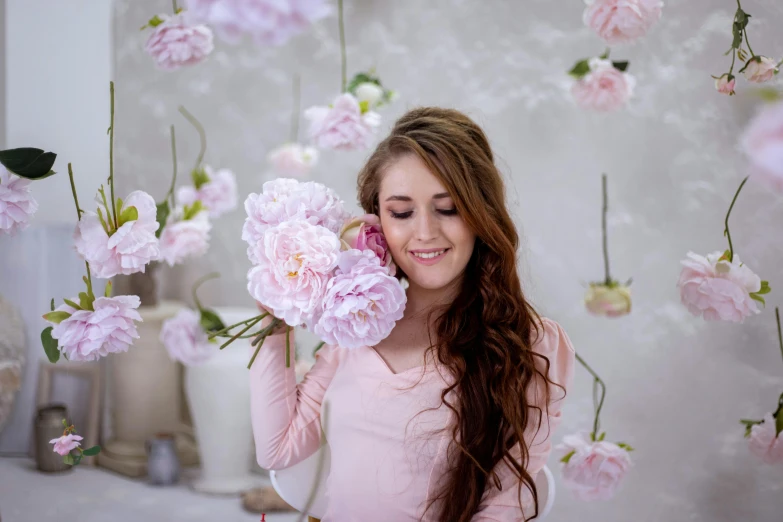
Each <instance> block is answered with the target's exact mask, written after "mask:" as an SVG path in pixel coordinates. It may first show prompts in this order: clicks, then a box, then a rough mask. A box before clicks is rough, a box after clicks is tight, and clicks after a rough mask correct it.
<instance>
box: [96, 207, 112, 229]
mask: <svg viewBox="0 0 783 522" xmlns="http://www.w3.org/2000/svg"><path fill="white" fill-rule="evenodd" d="M98 219H100V220H101V226H102V227H103V230H104V231H105V232H106V235H107V236H111V234H112V230H111V228H109V225H108V224H107V223H106V220H105V219H103V211H102V210H101V207H98Z"/></svg>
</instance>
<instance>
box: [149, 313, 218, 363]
mask: <svg viewBox="0 0 783 522" xmlns="http://www.w3.org/2000/svg"><path fill="white" fill-rule="evenodd" d="M160 341H161V342H162V343H163V346H165V347H166V350H167V351H168V352H169V357H171V358H172V359H173V360H175V361H179V362H181V363H183V364H185V365H186V366H194V365H197V364H201V363H203V362H206V361H207V360H209V359H210V358H211V357H212V356H213V355H215V354H216V353H217V352H218V351H219V350H218V346H217V344H215V343H211V342H209V339H208V338H207V333H206V332H205V331H204V328H202V326H201V323H200V315H199V313H198V312H196V311H194V310H191V309H189V308H183V309H182V310H180V311H179V312H177V315H175V316H174V317H172V318H170V319H166V320H165V321H163V327H162V328H161V330H160Z"/></svg>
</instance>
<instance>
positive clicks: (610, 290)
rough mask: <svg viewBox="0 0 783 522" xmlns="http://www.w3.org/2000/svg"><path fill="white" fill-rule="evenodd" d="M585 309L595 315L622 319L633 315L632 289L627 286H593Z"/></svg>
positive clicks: (586, 300)
mask: <svg viewBox="0 0 783 522" xmlns="http://www.w3.org/2000/svg"><path fill="white" fill-rule="evenodd" d="M585 307H586V308H587V311H588V312H590V313H591V314H593V315H600V316H605V317H620V316H623V315H627V314H629V313H631V289H630V288H629V287H627V286H625V285H617V286H607V285H604V284H591V285H590V288H588V289H587V294H586V295H585Z"/></svg>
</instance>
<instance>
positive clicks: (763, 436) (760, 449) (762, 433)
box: [748, 412, 783, 464]
mask: <svg viewBox="0 0 783 522" xmlns="http://www.w3.org/2000/svg"><path fill="white" fill-rule="evenodd" d="M778 415H783V412H781V413H778ZM748 449H750V452H751V453H753V454H754V455H755V456H757V457H758V458H760V459H761V460H762V462H764V463H766V464H780V463H783V432H781V433H777V428H776V427H775V418H774V417H773V416H772V414H771V413H767V414H766V415H765V416H764V422H763V423H761V424H755V425H754V426H753V427H752V428H751V429H750V439H749V440H748Z"/></svg>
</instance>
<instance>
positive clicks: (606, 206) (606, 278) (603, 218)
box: [601, 174, 612, 286]
mask: <svg viewBox="0 0 783 522" xmlns="http://www.w3.org/2000/svg"><path fill="white" fill-rule="evenodd" d="M601 190H602V194H603V206H602V209H601V238H602V241H603V249H604V284H605V285H607V286H609V283H611V282H612V277H611V275H610V274H609V246H608V244H607V243H608V239H607V233H606V213H607V211H608V210H609V198H608V197H607V195H606V174H602V175H601Z"/></svg>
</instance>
